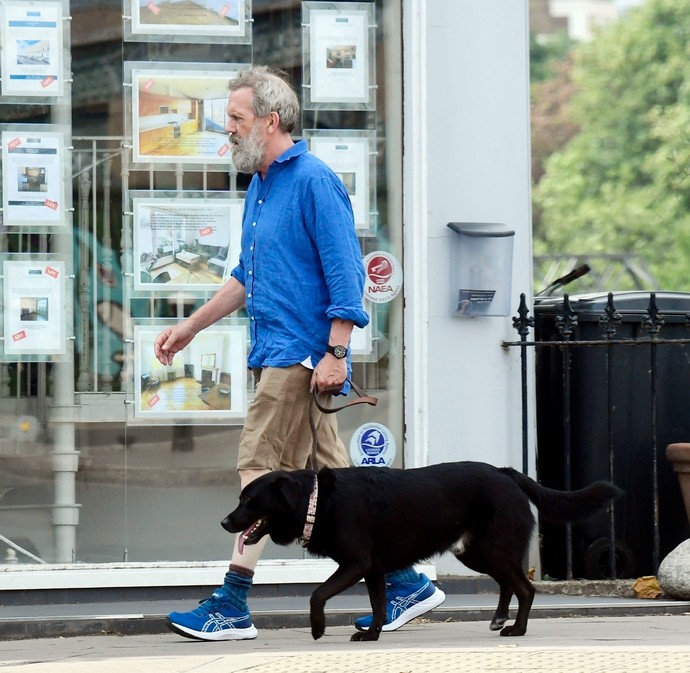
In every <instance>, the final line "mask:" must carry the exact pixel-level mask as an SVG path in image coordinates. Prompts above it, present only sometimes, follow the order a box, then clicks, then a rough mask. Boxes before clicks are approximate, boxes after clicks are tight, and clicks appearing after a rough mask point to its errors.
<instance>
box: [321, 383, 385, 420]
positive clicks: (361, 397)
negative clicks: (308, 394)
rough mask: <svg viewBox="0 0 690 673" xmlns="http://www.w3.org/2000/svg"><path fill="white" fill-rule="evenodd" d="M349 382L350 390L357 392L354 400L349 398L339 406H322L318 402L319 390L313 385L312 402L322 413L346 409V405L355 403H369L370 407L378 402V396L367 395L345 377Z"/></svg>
mask: <svg viewBox="0 0 690 673" xmlns="http://www.w3.org/2000/svg"><path fill="white" fill-rule="evenodd" d="M345 380H346V381H347V382H348V383H349V384H350V387H351V388H352V390H354V391H355V393H357V399H355V400H350V401H349V402H347V403H345V404H343V405H342V406H339V407H324V406H323V405H322V404H321V403H320V402H319V390H318V388H316V386H314V392H313V393H312V395H313V397H314V404H316V408H317V409H318V410H319V411H320V412H322V413H324V414H334V413H336V412H337V411H340V410H341V409H346V408H347V407H352V406H354V405H355V404H370V405H371V406H372V407H375V406H376V405H377V404H378V401H379V400H378V398H377V397H372V396H371V395H367V394H366V393H365V392H364V391H363V390H362V389H361V388H360V387H359V386H358V385H357V384H356V383H355V382H354V381H353V380H352V379H349V378H348V379H345Z"/></svg>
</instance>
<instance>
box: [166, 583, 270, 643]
mask: <svg viewBox="0 0 690 673" xmlns="http://www.w3.org/2000/svg"><path fill="white" fill-rule="evenodd" d="M165 624H166V626H167V627H168V628H169V629H170V630H171V631H174V632H175V633H178V634H179V635H181V636H184V637H185V638H196V639H197V640H250V639H252V638H256V636H257V633H258V631H257V630H256V627H255V626H254V624H252V618H251V616H250V614H249V610H247V611H246V612H242V611H240V610H238V609H237V608H236V607H235V606H234V605H232V604H231V603H230V601H229V600H228V599H227V597H226V596H225V595H224V593H223V592H222V589H219V590H216V591H215V592H214V593H213V595H212V596H211V597H210V598H207V599H205V600H203V601H200V605H199V607H198V608H196V609H194V610H191V611H190V612H171V613H170V614H169V615H168V617H167V618H166V620H165Z"/></svg>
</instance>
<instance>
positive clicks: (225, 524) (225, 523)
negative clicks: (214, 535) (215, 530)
mask: <svg viewBox="0 0 690 673" xmlns="http://www.w3.org/2000/svg"><path fill="white" fill-rule="evenodd" d="M220 525H221V526H223V528H225V530H227V531H228V533H232V530H230V515H229V514H228V515H227V516H226V517H225V518H224V519H223V520H222V521H221V522H220Z"/></svg>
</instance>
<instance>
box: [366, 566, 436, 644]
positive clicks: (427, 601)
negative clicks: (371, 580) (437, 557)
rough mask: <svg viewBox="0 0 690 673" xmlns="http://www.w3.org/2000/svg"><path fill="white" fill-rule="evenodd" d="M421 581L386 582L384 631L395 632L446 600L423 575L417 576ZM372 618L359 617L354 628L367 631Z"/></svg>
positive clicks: (369, 616) (368, 616)
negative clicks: (414, 582)
mask: <svg viewBox="0 0 690 673" xmlns="http://www.w3.org/2000/svg"><path fill="white" fill-rule="evenodd" d="M419 576H420V578H421V580H420V581H419V582H418V583H416V584H408V583H407V582H400V583H399V584H396V585H392V584H390V583H388V582H386V612H387V614H388V618H387V620H386V623H385V624H384V625H383V630H384V631H395V630H396V629H399V628H400V627H401V626H403V624H407V622H409V621H410V620H412V619H414V618H415V617H419V616H420V615H423V614H424V613H425V612H429V610H433V609H434V608H435V607H438V606H439V605H441V603H443V601H445V600H446V594H444V593H443V591H441V590H440V589H439V588H437V587H435V586H434V585H433V584H432V583H431V580H430V579H429V578H428V577H427V576H426V575H425V574H424V573H420V574H419ZM371 620H372V616H371V615H367V616H366V617H359V619H356V620H355V627H356V628H357V629H358V630H359V631H368V630H369V627H370V626H371Z"/></svg>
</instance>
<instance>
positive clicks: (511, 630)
mask: <svg viewBox="0 0 690 673" xmlns="http://www.w3.org/2000/svg"><path fill="white" fill-rule="evenodd" d="M525 633H527V629H525V628H519V627H518V626H517V625H515V624H513V625H512V626H506V627H505V629H503V631H501V635H502V636H524V635H525Z"/></svg>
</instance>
